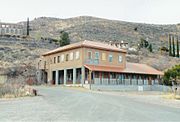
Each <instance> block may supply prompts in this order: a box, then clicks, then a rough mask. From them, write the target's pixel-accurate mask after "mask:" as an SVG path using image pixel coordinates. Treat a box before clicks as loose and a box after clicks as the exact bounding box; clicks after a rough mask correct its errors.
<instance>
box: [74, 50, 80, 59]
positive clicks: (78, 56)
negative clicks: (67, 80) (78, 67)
mask: <svg viewBox="0 0 180 122" xmlns="http://www.w3.org/2000/svg"><path fill="white" fill-rule="evenodd" d="M75 58H76V59H79V58H80V52H79V51H76V54H75Z"/></svg>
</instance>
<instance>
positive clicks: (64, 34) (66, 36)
mask: <svg viewBox="0 0 180 122" xmlns="http://www.w3.org/2000/svg"><path fill="white" fill-rule="evenodd" d="M60 34H61V35H60V40H59V44H60V46H65V45H68V44H70V39H69V34H68V33H67V32H65V31H61V32H60Z"/></svg>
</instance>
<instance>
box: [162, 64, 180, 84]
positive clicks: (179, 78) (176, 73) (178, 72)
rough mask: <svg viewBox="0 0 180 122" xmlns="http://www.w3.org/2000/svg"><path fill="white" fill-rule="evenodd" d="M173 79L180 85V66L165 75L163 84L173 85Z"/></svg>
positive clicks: (169, 70)
mask: <svg viewBox="0 0 180 122" xmlns="http://www.w3.org/2000/svg"><path fill="white" fill-rule="evenodd" d="M172 79H175V81H176V83H180V64H178V65H175V66H174V67H172V68H171V69H168V70H167V71H166V72H165V73H164V76H163V82H164V84H165V85H172Z"/></svg>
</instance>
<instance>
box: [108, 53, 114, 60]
mask: <svg viewBox="0 0 180 122" xmlns="http://www.w3.org/2000/svg"><path fill="white" fill-rule="evenodd" d="M110 57H111V58H112V61H110ZM108 60H109V62H113V55H112V54H109V56H108Z"/></svg>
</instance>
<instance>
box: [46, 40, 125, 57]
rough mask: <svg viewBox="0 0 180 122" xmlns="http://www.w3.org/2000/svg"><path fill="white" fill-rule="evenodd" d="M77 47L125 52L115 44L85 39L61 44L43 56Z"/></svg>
mask: <svg viewBox="0 0 180 122" xmlns="http://www.w3.org/2000/svg"><path fill="white" fill-rule="evenodd" d="M79 47H89V48H95V49H102V50H108V51H117V52H124V53H126V50H124V49H119V48H117V47H115V46H111V45H108V44H106V43H102V42H95V41H87V40H85V41H81V42H77V43H74V44H70V45H67V46H63V47H59V48H57V49H54V50H51V51H49V52H46V53H44V54H43V56H46V55H50V54H54V53H58V52H61V51H66V50H71V49H75V48H79Z"/></svg>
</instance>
